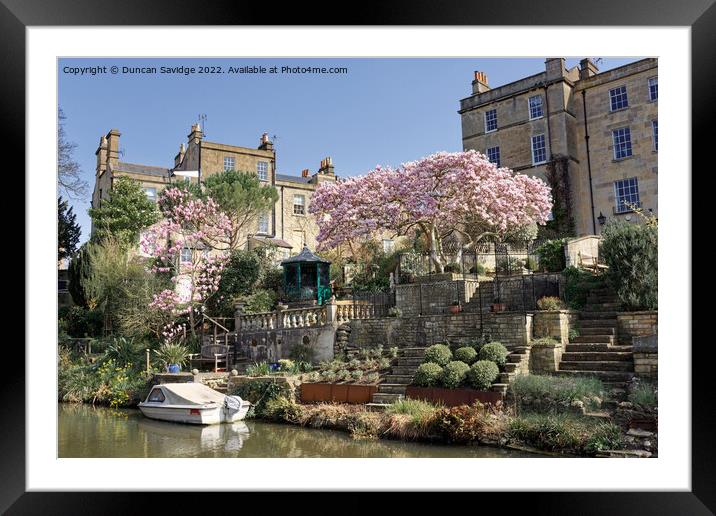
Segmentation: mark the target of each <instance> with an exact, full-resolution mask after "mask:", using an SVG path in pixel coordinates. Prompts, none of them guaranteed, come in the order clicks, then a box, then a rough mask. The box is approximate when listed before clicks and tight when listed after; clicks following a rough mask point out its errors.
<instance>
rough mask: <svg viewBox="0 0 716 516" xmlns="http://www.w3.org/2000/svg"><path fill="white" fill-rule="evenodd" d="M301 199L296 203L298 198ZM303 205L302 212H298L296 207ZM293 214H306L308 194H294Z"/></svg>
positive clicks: (303, 215) (300, 215)
mask: <svg viewBox="0 0 716 516" xmlns="http://www.w3.org/2000/svg"><path fill="white" fill-rule="evenodd" d="M297 198H298V199H301V202H300V203H298V204H297V203H296V199H297ZM299 206H300V207H301V212H300V213H299V212H297V211H296V208H297V207H299ZM293 214H294V215H296V216H299V217H305V216H306V196H305V195H302V194H293Z"/></svg>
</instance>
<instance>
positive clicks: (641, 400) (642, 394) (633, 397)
mask: <svg viewBox="0 0 716 516" xmlns="http://www.w3.org/2000/svg"><path fill="white" fill-rule="evenodd" d="M629 401H630V402H632V403H633V404H634V405H636V406H637V407H640V408H642V409H646V410H654V409H655V408H656V407H657V405H658V398H657V392H656V389H655V388H654V386H653V385H652V384H650V383H640V384H639V385H637V386H636V387H635V388H634V390H632V391H631V392H630V393H629Z"/></svg>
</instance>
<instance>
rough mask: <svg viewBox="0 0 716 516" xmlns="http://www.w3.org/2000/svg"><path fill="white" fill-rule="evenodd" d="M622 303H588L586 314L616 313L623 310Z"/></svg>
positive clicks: (585, 308) (585, 309)
mask: <svg viewBox="0 0 716 516" xmlns="http://www.w3.org/2000/svg"><path fill="white" fill-rule="evenodd" d="M621 306H622V305H621V303H587V305H585V307H584V311H586V312H614V311H616V310H619V309H620V308H621Z"/></svg>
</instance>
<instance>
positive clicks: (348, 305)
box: [336, 301, 387, 324]
mask: <svg viewBox="0 0 716 516" xmlns="http://www.w3.org/2000/svg"><path fill="white" fill-rule="evenodd" d="M386 315H387V308H385V307H384V306H382V305H377V304H374V303H370V302H368V301H355V302H353V301H338V302H337V303H336V322H338V323H339V324H343V323H347V322H348V321H352V320H355V319H375V318H376V317H385V316H386Z"/></svg>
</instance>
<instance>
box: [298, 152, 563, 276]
mask: <svg viewBox="0 0 716 516" xmlns="http://www.w3.org/2000/svg"><path fill="white" fill-rule="evenodd" d="M551 207H552V199H551V194H550V189H549V187H548V186H547V185H546V184H545V183H544V182H543V181H541V180H540V179H537V178H534V177H528V176H526V175H523V174H515V173H513V172H512V171H511V170H510V169H507V168H498V167H497V166H495V165H494V164H492V163H490V161H488V159H487V158H486V157H485V156H484V155H482V154H480V153H478V152H475V151H467V152H455V153H447V152H439V153H437V154H432V155H430V156H428V157H426V158H422V159H419V160H417V161H413V162H411V163H406V164H403V165H402V166H401V167H400V168H398V169H392V168H384V167H381V166H378V167H376V168H375V169H374V170H371V171H370V172H368V174H367V175H365V176H360V177H354V178H349V179H347V180H345V181H341V182H338V183H322V184H321V185H320V186H319V187H318V188H317V190H316V193H315V194H314V195H313V197H312V199H311V207H310V209H309V211H310V213H313V214H314V215H316V219H317V222H318V226H319V230H320V231H319V233H318V236H317V240H318V242H319V249H328V248H333V247H336V246H338V245H341V244H343V243H347V244H348V245H349V246H350V245H351V243H352V242H356V241H360V240H361V239H364V238H366V237H368V236H370V235H371V234H373V233H375V232H377V231H386V230H387V231H391V232H394V233H396V234H398V235H406V234H409V233H410V232H412V231H414V230H420V231H421V232H422V233H423V234H424V235H425V236H426V238H427V241H428V244H429V246H430V257H431V260H432V261H433V263H434V264H435V266H436V269H437V270H438V271H439V272H442V271H443V270H444V266H445V265H446V262H447V259H446V256H445V253H444V252H443V246H442V243H443V240H444V239H445V238H446V237H448V236H450V235H452V234H455V233H457V234H458V235H459V236H460V240H461V241H462V242H463V243H464V244H465V247H469V246H470V245H474V244H475V243H476V242H477V241H479V240H480V239H482V238H484V237H486V236H488V235H493V236H497V237H498V238H499V237H501V236H504V235H505V234H507V233H508V232H510V231H513V230H515V229H517V228H520V227H524V226H525V225H527V224H531V223H538V224H544V223H545V222H546V220H547V217H548V215H549V213H550V210H551ZM475 227H479V228H481V230H480V233H479V234H475V232H474V231H469V230H468V228H475Z"/></svg>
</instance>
